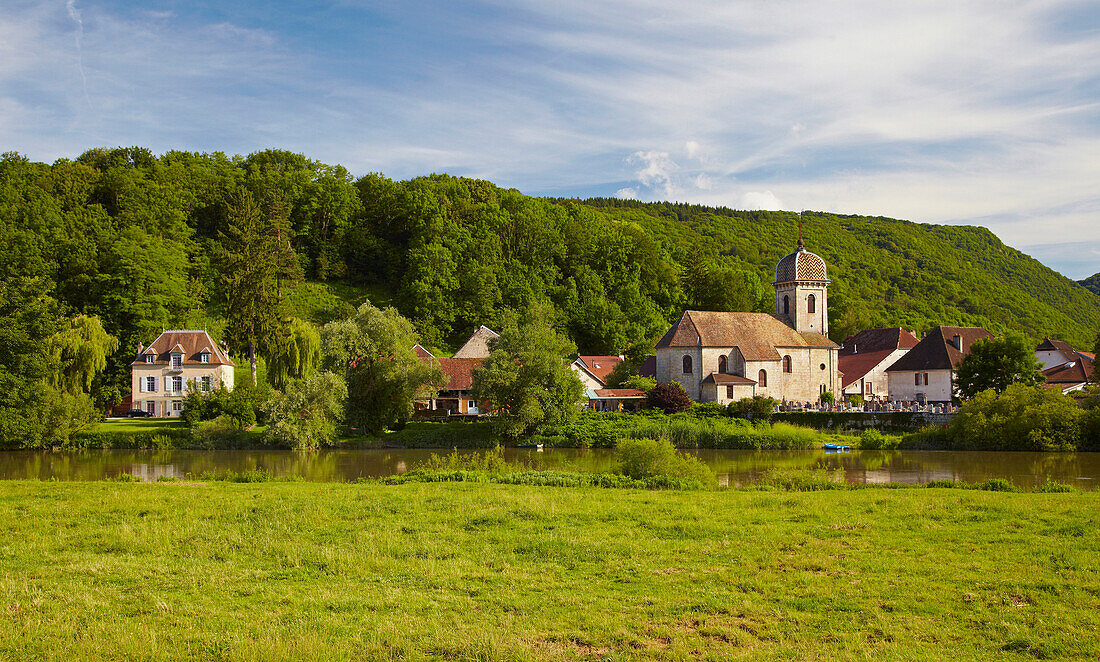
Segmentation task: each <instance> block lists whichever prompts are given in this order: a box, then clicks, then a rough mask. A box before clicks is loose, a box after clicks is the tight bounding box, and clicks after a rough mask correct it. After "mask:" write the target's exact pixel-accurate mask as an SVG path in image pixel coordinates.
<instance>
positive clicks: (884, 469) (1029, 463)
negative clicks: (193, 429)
mask: <svg viewBox="0 0 1100 662" xmlns="http://www.w3.org/2000/svg"><path fill="white" fill-rule="evenodd" d="M440 452H445V451H439V450H434V451H433V450H427V449H423V450H421V449H411V450H405V449H387V450H348V451H341V450H332V451H317V452H295V451H273V450H252V451H156V450H149V451H140V450H106V451H63V452H62V451H58V452H52V451H5V452H0V479H20V478H31V479H35V478H37V479H39V480H51V479H55V480H102V479H104V478H113V477H116V476H118V475H120V474H124V473H130V474H134V475H135V476H138V477H140V478H142V479H143V480H147V481H156V480H157V479H158V478H161V477H167V478H186V477H187V476H188V475H191V476H198V475H200V474H202V473H204V472H217V473H221V472H225V471H227V470H229V471H235V472H238V473H239V472H243V471H247V470H254V469H264V470H267V471H269V472H271V473H272V474H273V475H275V476H279V477H283V476H297V477H300V478H302V479H304V480H310V481H349V480H355V479H356V478H360V477H377V476H389V475H393V474H400V473H404V472H406V471H408V470H410V469H413V468H415V467H416V466H417V465H418V464H420V463H421V462H424V461H425V460H427V459H428V457H429V456H430V455H431V454H432V453H440ZM458 452H460V453H462V452H463V451H458ZM466 452H476V451H466ZM503 453H504V457H505V458H506V459H507V460H509V461H512V462H519V463H522V464H525V465H527V466H530V467H531V468H533V469H563V470H570V469H572V470H579V471H610V470H611V469H612V468H613V467H614V463H615V460H614V452H613V451H611V450H608V449H590V450H585V449H568V448H563V449H551V450H547V451H545V452H539V451H536V450H529V449H516V448H509V449H505V450H504V451H503ZM695 454H696V455H698V456H699V458H700V459H701V460H703V462H705V463H707V465H708V466H710V467H711V468H712V469H713V470H714V472H715V473H716V474H718V480H719V484H721V485H729V486H739V485H744V484H747V483H752V482H753V481H754V480H756V479H757V478H758V477H759V476H760V475H762V474H763V473H764V472H766V471H768V470H769V469H775V468H779V469H827V470H830V471H841V472H843V474H844V476H845V478H846V479H847V481H848V482H850V483H909V484H913V483H926V482H928V481H931V480H960V481H966V482H978V481H983V480H986V479H988V478H1005V479H1008V480H1010V481H1012V482H1013V483H1015V484H1017V485H1019V486H1020V487H1025V488H1030V487H1034V486H1035V485H1041V484H1042V483H1044V482H1046V480H1047V478H1048V477H1049V478H1050V479H1051V480H1056V481H1059V482H1063V483H1068V484H1070V485H1074V486H1076V487H1078V488H1079V489H1083V490H1095V489H1097V483H1098V482H1100V481H1098V480H1097V479H1100V453H996V452H954V451H852V452H850V453H829V454H826V453H825V452H823V451H734V450H699V451H695Z"/></svg>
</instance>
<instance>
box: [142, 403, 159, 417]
mask: <svg viewBox="0 0 1100 662" xmlns="http://www.w3.org/2000/svg"><path fill="white" fill-rule="evenodd" d="M145 411H147V412H149V413H150V414H152V415H153V416H156V415H157V401H156V400H146V401H145Z"/></svg>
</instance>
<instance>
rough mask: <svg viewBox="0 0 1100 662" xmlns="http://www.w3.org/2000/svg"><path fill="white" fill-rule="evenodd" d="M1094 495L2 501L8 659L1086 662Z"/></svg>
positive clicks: (72, 497) (89, 493)
mask: <svg viewBox="0 0 1100 662" xmlns="http://www.w3.org/2000/svg"><path fill="white" fill-rule="evenodd" d="M1098 506H1100V495H1096V494H1088V493H1076V494H1018V493H998V492H982V491H970V490H965V491H964V490H943V489H908V490H873V489H869V490H858V491H824V492H805V493H796V492H747V491H746V492H740V491H719V492H690V493H689V492H645V491H636V490H601V489H576V488H545V487H525V486H509V485H489V484H465V483H448V484H406V485H394V486H386V485H379V484H363V485H350V484H334V483H263V484H232V483H210V484H187V483H175V482H172V483H158V484H128V483H109V482H96V483H40V482H26V481H19V482H2V483H0V530H2V531H3V536H2V538H0V577H2V578H3V581H0V660H6V659H11V660H22V659H46V660H93V659H95V660H107V659H110V660H120V659H126V660H177V659H178V660H185V659H186V660H190V659H203V660H284V659H306V660H351V659H357V660H358V659H371V660H375V659H389V660H406V659H407V660H419V659H447V660H530V659H540V660H541V659H549V660H559V659H560V660H567V659H610V660H634V659H647V660H648V659H653V660H697V659H703V660H727V659H800V660H801V659H828V660H865V659H874V660H914V659H923V660H943V659H955V660H988V659H1003V660H1029V659H1036V658H1044V657H1045V658H1058V659H1096V658H1098V657H1100V638H1097V637H1096V634H1095V633H1096V632H1097V631H1100V531H1098V523H1100V508H1098Z"/></svg>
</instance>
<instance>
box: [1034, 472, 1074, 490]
mask: <svg viewBox="0 0 1100 662" xmlns="http://www.w3.org/2000/svg"><path fill="white" fill-rule="evenodd" d="M1035 491H1036V492H1042V493H1046V494H1057V493H1069V492H1076V491H1077V488H1076V487H1073V486H1072V485H1066V484H1065V483H1059V482H1057V481H1053V480H1051V479H1050V476H1047V480H1046V482H1045V483H1043V484H1042V485H1040V486H1038V487H1036V488H1035Z"/></svg>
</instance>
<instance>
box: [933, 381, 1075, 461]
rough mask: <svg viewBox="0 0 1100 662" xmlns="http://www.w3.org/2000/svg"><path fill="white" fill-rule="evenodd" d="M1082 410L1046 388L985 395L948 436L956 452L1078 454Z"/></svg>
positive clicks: (956, 421)
mask: <svg viewBox="0 0 1100 662" xmlns="http://www.w3.org/2000/svg"><path fill="white" fill-rule="evenodd" d="M1081 416H1082V411H1081V409H1080V408H1079V407H1077V405H1076V403H1074V401H1073V399H1072V398H1068V397H1066V396H1064V395H1062V394H1061V393H1056V392H1054V391H1051V390H1048V389H1045V388H1043V387H1041V386H1024V385H1022V384H1013V385H1011V386H1009V387H1008V388H1006V389H1005V390H1004V392H1003V393H997V392H996V391H994V390H993V389H989V390H986V391H982V392H981V393H979V394H978V395H976V396H974V398H973V399H971V400H969V401H968V402H967V403H966V404H964V405H963V406H962V407H961V408H960V409H959V413H958V414H957V415H956V416H955V418H954V420H952V421H951V424H950V425H948V428H947V435H948V438H949V440H950V442H951V447H952V448H953V449H959V450H1006V451H1007V450H1017V451H1072V450H1075V449H1076V448H1077V444H1078V442H1079V440H1080V429H1081V428H1080V419H1081Z"/></svg>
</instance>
